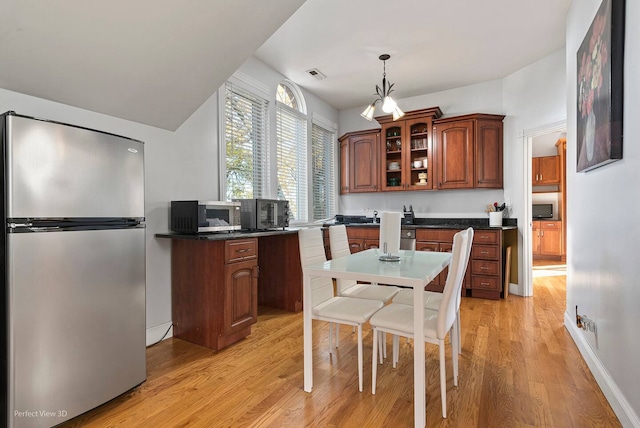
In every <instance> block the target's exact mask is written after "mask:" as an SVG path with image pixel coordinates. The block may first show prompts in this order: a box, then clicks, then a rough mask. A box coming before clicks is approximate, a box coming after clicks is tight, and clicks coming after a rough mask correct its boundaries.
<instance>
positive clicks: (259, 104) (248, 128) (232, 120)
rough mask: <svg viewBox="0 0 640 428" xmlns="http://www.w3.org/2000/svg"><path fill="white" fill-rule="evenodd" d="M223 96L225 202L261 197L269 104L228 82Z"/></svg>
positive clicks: (265, 178)
mask: <svg viewBox="0 0 640 428" xmlns="http://www.w3.org/2000/svg"><path fill="white" fill-rule="evenodd" d="M225 94H226V95H225V107H224V110H225V111H224V140H225V150H226V152H225V156H226V169H227V179H226V183H227V185H226V187H227V189H226V197H227V200H231V199H235V198H259V197H264V196H266V193H267V190H266V186H267V185H268V182H269V180H268V179H269V176H268V173H269V169H268V165H269V159H268V139H267V136H268V131H267V126H268V123H269V117H268V101H267V100H265V99H263V98H262V97H259V96H257V95H254V94H252V93H251V92H249V91H246V90H244V89H242V88H240V87H238V86H237V85H233V84H232V83H230V82H227V84H226V90H225Z"/></svg>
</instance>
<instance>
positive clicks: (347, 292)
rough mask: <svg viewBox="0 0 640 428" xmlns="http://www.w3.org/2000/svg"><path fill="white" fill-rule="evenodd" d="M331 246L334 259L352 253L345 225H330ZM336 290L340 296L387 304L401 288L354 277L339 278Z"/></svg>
mask: <svg viewBox="0 0 640 428" xmlns="http://www.w3.org/2000/svg"><path fill="white" fill-rule="evenodd" d="M329 246H330V247H331V257H332V258H334V259H335V258H338V257H343V256H348V255H350V254H351V250H350V249H349V240H348V237H347V228H346V227H345V225H343V224H340V225H335V226H330V227H329ZM336 290H337V293H338V295H339V296H346V297H358V298H361V299H372V300H380V301H381V302H382V303H384V304H387V303H389V302H390V301H391V299H393V296H395V294H396V293H397V292H398V290H399V288H398V287H393V286H386V285H373V284H358V282H357V281H355V280H352V279H337V280H336Z"/></svg>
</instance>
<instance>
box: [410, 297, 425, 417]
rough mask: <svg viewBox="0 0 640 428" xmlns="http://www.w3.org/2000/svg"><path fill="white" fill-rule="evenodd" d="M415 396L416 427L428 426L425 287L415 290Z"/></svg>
mask: <svg viewBox="0 0 640 428" xmlns="http://www.w3.org/2000/svg"><path fill="white" fill-rule="evenodd" d="M413 329H414V335H413V373H414V380H413V396H414V404H413V406H414V409H413V412H414V416H413V420H414V426H416V427H420V428H422V427H424V426H425V424H426V413H427V406H426V397H425V396H426V386H425V367H424V365H425V360H424V291H423V287H415V288H414V289H413Z"/></svg>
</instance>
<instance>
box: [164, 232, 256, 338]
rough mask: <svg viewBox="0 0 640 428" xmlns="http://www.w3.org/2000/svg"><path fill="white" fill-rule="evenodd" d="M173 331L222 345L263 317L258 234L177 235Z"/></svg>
mask: <svg viewBox="0 0 640 428" xmlns="http://www.w3.org/2000/svg"><path fill="white" fill-rule="evenodd" d="M171 299H172V308H171V312H172V318H173V335H174V337H177V338H178V339H183V340H187V341H189V342H193V343H196V344H198V345H202V346H206V347H208V348H211V349H215V350H218V349H221V348H224V347H225V346H228V345H230V344H232V343H234V342H237V341H238V340H240V339H242V338H244V337H246V336H248V335H249V334H251V325H252V324H254V323H255V322H256V321H257V318H258V240H257V239H256V238H250V239H234V240H226V241H208V240H195V239H193V240H192V239H175V240H173V241H172V247H171Z"/></svg>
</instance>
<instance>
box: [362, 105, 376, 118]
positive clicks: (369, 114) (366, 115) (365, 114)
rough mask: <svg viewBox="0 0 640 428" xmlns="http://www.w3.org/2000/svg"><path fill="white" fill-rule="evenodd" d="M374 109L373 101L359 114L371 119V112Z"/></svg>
mask: <svg viewBox="0 0 640 428" xmlns="http://www.w3.org/2000/svg"><path fill="white" fill-rule="evenodd" d="M375 111H376V103H375V102H373V103H371V105H369V106H368V107H367V108H366V109H364V111H363V112H362V113H361V114H360V116H362V117H364V118H365V119H367V120H371V119H373V113H374V112H375Z"/></svg>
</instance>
